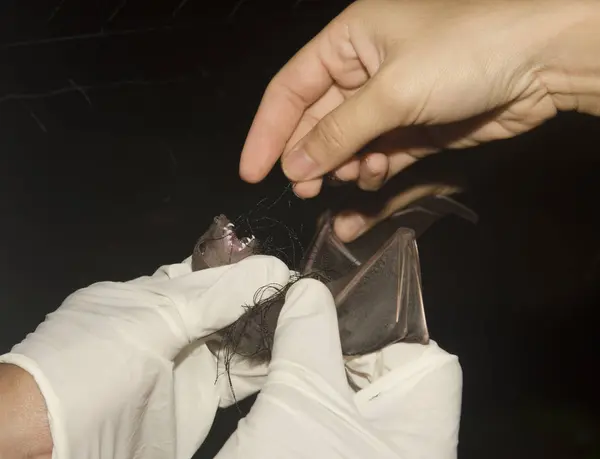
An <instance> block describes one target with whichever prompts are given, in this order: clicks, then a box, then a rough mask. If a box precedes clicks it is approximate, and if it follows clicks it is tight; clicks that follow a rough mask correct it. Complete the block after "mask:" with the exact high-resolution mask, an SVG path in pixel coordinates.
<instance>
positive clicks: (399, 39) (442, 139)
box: [240, 0, 590, 227]
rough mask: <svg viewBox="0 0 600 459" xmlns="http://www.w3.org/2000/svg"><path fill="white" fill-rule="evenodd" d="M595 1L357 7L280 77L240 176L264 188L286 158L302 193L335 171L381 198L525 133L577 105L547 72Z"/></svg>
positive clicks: (363, 2)
mask: <svg viewBox="0 0 600 459" xmlns="http://www.w3.org/2000/svg"><path fill="white" fill-rule="evenodd" d="M589 5H590V3H589V2H586V1H575V2H564V1H561V0H558V1H556V0H524V1H518V2H516V1H510V0H476V1H461V0H458V1H453V2H447V1H444V0H359V1H358V2H356V3H354V4H353V5H351V6H350V7H349V8H347V9H346V10H345V11H344V12H343V13H342V14H340V15H339V16H338V17H337V18H335V19H334V20H333V21H332V22H331V23H330V24H329V25H328V26H327V27H325V29H324V30H323V31H321V32H320V33H319V34H318V35H317V36H316V37H315V38H314V39H313V40H312V41H310V42H309V43H308V44H307V45H306V46H305V47H304V48H303V49H302V50H300V51H299V52H298V54H297V55H296V56H294V57H293V58H292V59H291V60H290V61H289V62H288V63H287V64H286V65H285V66H284V67H283V68H282V69H281V71H280V72H279V73H278V74H277V75H276V76H275V78H274V79H273V80H272V81H271V83H270V84H269V86H268V88H267V90H266V92H265V94H264V97H263V100H262V103H261V105H260V107H259V109H258V113H257V114H256V117H255V119H254V122H253V125H252V128H251V130H250V133H249V135H248V138H247V140H246V145H245V146H244V149H243V152H242V157H241V163H240V174H241V176H242V178H243V179H245V180H246V181H248V182H258V181H260V180H262V179H263V178H264V177H265V176H266V175H267V173H268V172H269V171H270V170H271V168H272V167H273V165H274V164H275V162H276V161H277V159H278V158H279V157H280V156H282V167H283V170H284V172H285V174H286V175H287V177H288V178H289V179H290V180H291V181H293V182H296V187H295V192H296V194H298V195H299V196H301V197H312V196H315V195H317V194H318V193H319V191H320V187H321V182H322V179H321V177H322V176H323V175H324V174H326V173H328V172H330V171H334V172H335V174H336V175H337V177H338V178H340V179H342V180H348V181H350V180H352V181H354V180H355V181H357V182H358V185H359V186H360V187H361V188H363V189H365V190H376V189H378V188H380V187H381V186H382V185H383V184H384V183H385V182H386V181H387V180H389V178H390V177H392V176H393V175H395V174H397V173H398V172H399V171H401V170H402V169H404V168H406V167H407V166H409V165H410V164H412V163H413V162H415V161H416V160H418V159H419V158H421V157H423V156H424V155H428V154H431V153H434V152H436V151H439V150H440V149H445V148H464V147H470V146H474V145H477V144H480V143H482V142H488V141H492V140H496V139H503V138H508V137H512V136H515V135H518V134H520V133H523V132H526V131H528V130H530V129H532V128H534V127H536V126H538V125H540V124H541V123H543V122H544V121H545V120H547V119H549V118H551V117H553V116H554V115H555V114H556V112H557V110H558V109H561V108H562V107H560V106H559V105H560V103H561V102H562V103H563V105H568V103H565V102H564V101H559V100H557V98H558V97H559V96H558V95H557V94H553V93H552V92H551V91H550V90H549V88H548V85H547V84H546V83H547V81H546V77H547V75H546V74H545V73H544V72H545V71H546V69H547V68H548V66H547V65H546V64H547V62H548V61H550V60H551V58H554V57H555V55H554V54H551V52H550V51H549V49H551V48H552V44H553V43H554V42H556V41H557V40H560V39H561V33H562V32H563V31H566V30H568V29H570V28H573V27H576V26H577V24H578V23H579V21H583V20H584V18H585V16H586V14H587V12H588V8H590V6H589ZM554 51H556V49H554V50H553V52H554ZM549 56H551V57H549ZM553 64H556V62H553ZM551 77H552V76H551ZM550 79H551V78H550ZM373 141H374V142H373ZM365 147H366V152H365V153H363V154H362V155H361V156H360V157H359V156H356V152H357V151H358V150H360V149H363V148H365ZM342 227H343V225H342Z"/></svg>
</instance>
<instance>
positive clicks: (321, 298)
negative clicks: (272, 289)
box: [270, 279, 347, 388]
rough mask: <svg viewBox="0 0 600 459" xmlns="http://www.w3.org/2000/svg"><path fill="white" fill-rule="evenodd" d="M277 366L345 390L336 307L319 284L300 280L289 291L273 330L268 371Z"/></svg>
mask: <svg viewBox="0 0 600 459" xmlns="http://www.w3.org/2000/svg"><path fill="white" fill-rule="evenodd" d="M280 363H283V364H288V363H292V364H293V365H294V366H295V367H297V368H302V369H306V370H310V372H311V373H316V374H318V375H320V376H322V377H323V378H324V379H325V380H326V381H328V382H329V383H330V384H332V385H335V386H336V387H339V388H342V387H347V381H346V376H345V370H344V361H343V357H342V346H341V343H340V333H339V328H338V320H337V312H336V307H335V303H334V300H333V296H332V295H331V292H330V291H329V289H328V288H327V287H326V286H325V284H323V283H322V282H319V281H317V280H315V279H301V280H299V281H297V282H296V283H295V284H294V285H293V286H292V287H290V289H289V291H288V293H287V295H286V301H285V305H284V307H283V309H282V310H281V313H280V315H279V320H278V322H277V329H276V330H275V337H274V342H273V354H272V359H271V365H270V368H271V369H274V368H276V367H277V366H278V365H279V364H280Z"/></svg>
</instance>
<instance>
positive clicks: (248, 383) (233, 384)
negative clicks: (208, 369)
mask: <svg viewBox="0 0 600 459" xmlns="http://www.w3.org/2000/svg"><path fill="white" fill-rule="evenodd" d="M267 374H268V364H266V363H261V364H257V363H254V362H251V361H249V360H248V359H246V358H244V357H241V356H239V355H235V354H234V355H233V356H231V360H230V362H229V365H228V367H227V368H226V367H225V365H224V363H222V362H219V363H218V365H217V377H218V380H217V385H218V390H219V395H220V397H221V398H220V402H219V407H221V408H226V407H228V406H230V405H233V404H234V403H236V402H241V401H242V400H244V399H245V398H246V397H249V396H250V395H253V394H255V393H256V392H258V391H259V390H260V389H261V388H262V387H263V385H264V383H265V381H266V379H267Z"/></svg>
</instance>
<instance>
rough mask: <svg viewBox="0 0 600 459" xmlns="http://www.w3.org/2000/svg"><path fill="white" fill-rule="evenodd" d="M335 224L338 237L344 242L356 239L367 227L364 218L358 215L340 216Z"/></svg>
mask: <svg viewBox="0 0 600 459" xmlns="http://www.w3.org/2000/svg"><path fill="white" fill-rule="evenodd" d="M335 223H336V224H335V226H336V232H337V233H338V237H339V238H340V239H341V240H342V241H344V242H349V241H352V240H353V239H355V238H357V237H358V236H359V235H360V234H361V232H362V231H363V230H364V228H365V226H367V222H366V220H365V218H364V217H363V216H362V215H359V214H352V215H340V216H338V217H337V218H336V222H335Z"/></svg>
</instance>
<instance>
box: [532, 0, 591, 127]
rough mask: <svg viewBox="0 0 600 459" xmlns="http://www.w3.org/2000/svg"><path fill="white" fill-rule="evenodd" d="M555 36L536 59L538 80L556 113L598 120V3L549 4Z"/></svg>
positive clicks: (548, 41) (548, 40)
mask: <svg viewBox="0 0 600 459" xmlns="http://www.w3.org/2000/svg"><path fill="white" fill-rule="evenodd" d="M552 3H553V4H555V5H556V6H555V7H556V9H557V14H556V18H557V23H556V25H555V32H554V33H552V34H550V35H548V39H547V42H546V44H545V46H544V47H543V49H542V51H541V53H540V56H539V63H540V67H539V76H540V78H541V80H542V81H543V83H544V84H545V86H546V88H547V90H548V93H549V94H550V96H551V97H552V99H553V100H554V104H555V106H556V108H557V109H558V110H559V111H572V110H574V111H578V112H580V113H584V114H589V115H596V116H600V2H598V1H596V0H590V1H588V0H579V1H571V2H569V1H566V0H564V1H563V0H557V1H552Z"/></svg>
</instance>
